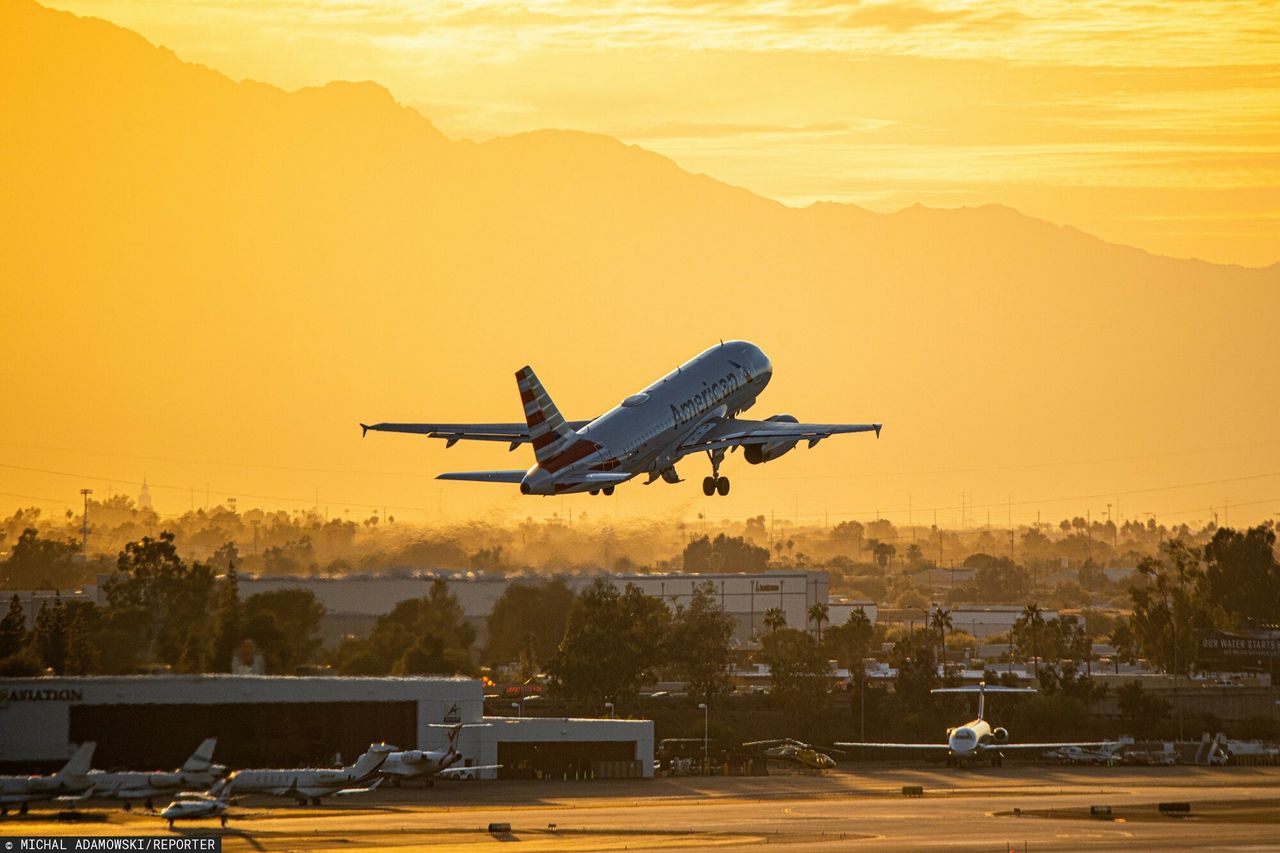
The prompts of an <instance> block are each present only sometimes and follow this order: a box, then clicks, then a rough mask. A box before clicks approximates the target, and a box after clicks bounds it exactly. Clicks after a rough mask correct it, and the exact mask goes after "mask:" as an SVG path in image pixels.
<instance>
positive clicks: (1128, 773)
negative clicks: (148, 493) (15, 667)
mask: <svg viewBox="0 0 1280 853" xmlns="http://www.w3.org/2000/svg"><path fill="white" fill-rule="evenodd" d="M903 785H921V786H923V787H924V789H925V796H924V797H923V798H919V799H916V798H904V797H903V796H902V794H901V789H902V786H903ZM1162 801H1183V802H1190V803H1191V804H1192V816H1191V817H1190V818H1169V817H1164V816H1161V815H1159V813H1158V812H1157V810H1156V808H1155V804H1156V803H1158V802H1162ZM1091 805H1110V806H1112V808H1113V810H1114V815H1115V817H1116V818H1118V819H1117V820H1105V821H1104V820H1096V819H1091V818H1089V817H1087V816H1086V815H1087V812H1088V808H1089V806H1091ZM1015 809H1016V810H1020V811H1021V812H1022V815H1021V816H1015V815H1014V810H1015ZM33 818H36V819H28V820H24V821H20V822H19V821H13V820H10V821H8V822H6V823H0V834H9V833H41V832H50V833H55V832H56V833H70V832H86V831H89V832H93V833H95V834H96V833H111V834H140V833H165V832H168V829H167V827H166V826H165V824H164V823H163V821H160V820H159V819H158V818H156V817H154V816H148V815H142V814H138V813H136V812H135V813H133V814H130V815H125V814H123V813H121V812H118V811H115V812H110V813H109V822H107V823H104V824H80V825H73V824H59V823H51V822H49V821H48V820H47V819H39V818H38V816H34V815H33ZM490 822H506V823H510V824H511V827H512V832H511V833H510V834H509V835H505V834H500V835H493V834H490V833H489V832H488V831H487V829H486V828H487V826H488V824H489V823H490ZM552 824H554V825H555V826H554V830H553V829H551V828H550V825H552ZM216 826H217V825H216V823H213V822H200V823H193V824H185V825H183V824H180V825H179V830H178V831H179V832H181V833H190V834H210V833H216V834H221V835H222V836H223V839H224V849H226V850H351V849H353V848H357V847H363V848H379V849H388V848H396V849H398V850H403V851H406V853H407V851H411V850H419V849H422V850H428V849H431V850H440V849H444V848H446V847H459V848H464V849H466V850H476V851H480V850H484V849H505V850H506V851H507V853H510V851H511V849H512V848H511V847H510V846H507V847H505V848H502V847H501V845H510V844H512V843H517V844H519V849H521V850H528V851H551V850H565V851H577V850H584V851H585V850H626V849H630V850H651V849H659V848H687V849H695V848H710V847H714V848H716V849H717V850H722V851H736V850H747V849H753V848H758V847H759V845H761V844H764V843H768V844H771V845H783V846H785V847H786V849H787V850H796V851H800V850H829V849H851V850H963V851H993V853H994V851H1006V850H1011V849H1016V850H1018V851H1023V850H1030V851H1048V850H1115V849H1148V850H1192V849H1197V850H1203V849H1214V850H1238V851H1261V850H1280V768H1274V767H1273V768H1244V767H1241V768H1212V769H1210V768H1193V767H1176V768H1150V769H1141V770H1135V769H1127V768H1056V767H1033V766H1022V767H1010V766H1006V767H1003V768H984V769H978V770H968V771H959V772H950V773H948V772H945V771H941V770H925V769H910V768H899V767H880V768H871V769H867V768H859V769H858V770H855V771H839V772H834V773H828V774H826V775H823V776H801V775H774V776H770V777H767V778H710V779H702V778H684V779H658V780H651V781H645V780H636V781H618V782H594V783H587V782H580V783H572V782H571V783H564V782H491V783H486V782H460V783H441V784H439V785H437V786H436V788H435V789H433V790H431V791H424V790H421V789H399V790H388V791H379V792H377V793H375V794H373V795H369V796H363V797H352V798H349V799H345V800H331V801H330V802H328V803H326V804H325V805H324V806H322V807H320V808H299V807H297V806H292V805H289V804H287V801H279V800H277V801H271V800H269V799H259V798H254V799H250V800H246V801H244V802H242V803H241V804H239V805H238V806H237V808H236V809H235V810H234V811H233V819H232V823H231V826H230V827H229V828H228V829H226V830H221V829H217V828H216ZM1006 845H1008V846H1006Z"/></svg>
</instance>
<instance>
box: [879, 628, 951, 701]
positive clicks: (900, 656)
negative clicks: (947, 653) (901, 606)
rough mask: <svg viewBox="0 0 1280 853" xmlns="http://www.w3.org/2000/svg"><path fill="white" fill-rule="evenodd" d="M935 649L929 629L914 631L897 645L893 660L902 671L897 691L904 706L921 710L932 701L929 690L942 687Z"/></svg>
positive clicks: (897, 695)
mask: <svg viewBox="0 0 1280 853" xmlns="http://www.w3.org/2000/svg"><path fill="white" fill-rule="evenodd" d="M935 649H936V646H935V645H934V643H933V639H932V638H931V637H930V636H929V632H927V631H913V632H912V633H911V634H909V635H907V636H906V637H904V638H903V639H901V640H899V641H898V642H897V644H895V645H894V647H893V652H892V653H891V654H890V655H889V661H890V665H891V666H893V667H894V668H895V669H897V670H898V678H897V681H896V682H895V684H894V693H895V699H896V700H897V702H898V703H899V705H900V706H901V707H903V708H906V709H912V708H914V709H919V708H925V707H928V706H929V705H930V704H931V700H932V698H933V697H932V696H931V695H930V693H929V691H931V690H933V688H935V687H938V686H940V685H939V680H938V659H937V657H936V655H935V654H934V650H935Z"/></svg>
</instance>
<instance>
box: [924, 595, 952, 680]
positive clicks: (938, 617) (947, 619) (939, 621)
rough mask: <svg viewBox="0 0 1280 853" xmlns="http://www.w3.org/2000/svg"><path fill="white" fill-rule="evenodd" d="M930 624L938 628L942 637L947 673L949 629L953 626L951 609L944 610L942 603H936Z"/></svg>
mask: <svg viewBox="0 0 1280 853" xmlns="http://www.w3.org/2000/svg"><path fill="white" fill-rule="evenodd" d="M929 624H930V625H931V626H933V627H934V628H936V629H937V630H938V634H939V635H941V637H942V674H943V676H944V677H945V676H946V674H947V631H948V630H949V629H950V628H951V611H950V610H943V609H942V605H941V604H936V605H934V608H933V613H932V614H930V615H929Z"/></svg>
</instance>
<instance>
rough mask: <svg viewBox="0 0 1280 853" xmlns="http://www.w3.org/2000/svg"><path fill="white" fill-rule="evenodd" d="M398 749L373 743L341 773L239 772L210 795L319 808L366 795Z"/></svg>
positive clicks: (294, 771) (311, 769)
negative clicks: (324, 802) (329, 800)
mask: <svg viewBox="0 0 1280 853" xmlns="http://www.w3.org/2000/svg"><path fill="white" fill-rule="evenodd" d="M394 749H395V747H392V746H388V745H387V744H385V743H371V744H369V749H368V751H367V752H365V753H364V754H363V755H361V756H360V757H359V758H358V759H356V763H355V764H352V765H351V766H349V767H343V768H341V769H338V770H333V769H321V768H307V769H301V770H237V771H235V772H234V773H232V774H231V775H230V776H228V777H227V778H226V779H225V780H223V781H222V782H220V783H219V784H218V785H215V786H214V789H213V790H211V791H210V793H211V794H218V795H220V794H222V793H223V791H229V792H230V793H233V794H236V795H240V794H270V795H271V796H273V797H295V798H296V799H297V800H298V805H300V806H305V805H306V804H307V803H308V802H310V803H311V804H312V805H313V806H318V805H320V798H321V797H328V796H330V795H334V796H345V795H347V794H365V793H368V792H369V791H372V790H373V789H374V788H376V787H378V783H379V782H381V781H382V780H381V779H380V778H379V777H378V771H379V770H381V769H382V765H383V764H384V763H385V762H386V760H387V756H388V755H390V754H391V753H392V752H393V751H394Z"/></svg>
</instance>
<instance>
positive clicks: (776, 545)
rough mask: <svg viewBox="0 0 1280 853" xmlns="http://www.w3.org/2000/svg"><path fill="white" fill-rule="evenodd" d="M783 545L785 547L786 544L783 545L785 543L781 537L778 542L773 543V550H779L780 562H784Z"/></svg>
mask: <svg viewBox="0 0 1280 853" xmlns="http://www.w3.org/2000/svg"><path fill="white" fill-rule="evenodd" d="M783 547H784V546H783V544H782V540H781V539H779V540H778V541H777V542H774V543H773V550H775V551H777V552H778V562H779V563H781V562H782V549H783Z"/></svg>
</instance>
